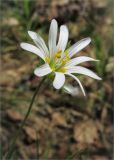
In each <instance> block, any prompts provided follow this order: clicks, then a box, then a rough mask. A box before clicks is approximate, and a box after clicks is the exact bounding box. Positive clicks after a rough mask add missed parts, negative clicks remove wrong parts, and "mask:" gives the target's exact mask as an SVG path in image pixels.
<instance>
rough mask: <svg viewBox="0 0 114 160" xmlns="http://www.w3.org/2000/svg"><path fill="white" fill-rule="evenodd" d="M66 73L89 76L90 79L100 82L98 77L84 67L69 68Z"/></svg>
mask: <svg viewBox="0 0 114 160" xmlns="http://www.w3.org/2000/svg"><path fill="white" fill-rule="evenodd" d="M67 73H78V74H84V75H86V76H89V77H91V78H94V79H98V80H101V78H100V77H99V76H97V75H96V74H95V73H94V72H92V71H91V70H89V69H87V68H85V67H81V66H74V67H71V68H69V69H68V71H67Z"/></svg>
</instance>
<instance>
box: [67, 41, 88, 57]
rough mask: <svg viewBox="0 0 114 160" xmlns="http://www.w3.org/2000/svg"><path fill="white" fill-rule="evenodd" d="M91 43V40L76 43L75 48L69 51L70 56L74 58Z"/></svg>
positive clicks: (72, 47)
mask: <svg viewBox="0 0 114 160" xmlns="http://www.w3.org/2000/svg"><path fill="white" fill-rule="evenodd" d="M90 42H91V38H84V39H82V40H80V41H78V42H77V43H75V44H74V45H73V46H71V47H70V48H69V49H68V52H69V56H70V57H72V56H74V55H75V54H76V53H78V52H79V51H81V50H82V49H83V48H85V47H86V46H87V45H88V44H89V43H90Z"/></svg>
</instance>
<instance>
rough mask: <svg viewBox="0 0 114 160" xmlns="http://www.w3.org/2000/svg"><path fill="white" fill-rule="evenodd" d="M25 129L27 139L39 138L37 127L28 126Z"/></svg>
mask: <svg viewBox="0 0 114 160" xmlns="http://www.w3.org/2000/svg"><path fill="white" fill-rule="evenodd" d="M24 131H25V134H26V135H27V140H28V141H29V142H30V141H35V140H37V134H36V131H35V129H33V128H32V127H29V126H27V127H24Z"/></svg>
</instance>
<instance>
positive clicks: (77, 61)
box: [65, 56, 99, 67]
mask: <svg viewBox="0 0 114 160" xmlns="http://www.w3.org/2000/svg"><path fill="white" fill-rule="evenodd" d="M87 61H99V60H96V59H93V58H91V57H86V56H80V57H77V58H73V59H71V60H70V61H68V62H67V63H66V65H65V66H66V67H71V66H75V65H78V64H80V63H83V62H87Z"/></svg>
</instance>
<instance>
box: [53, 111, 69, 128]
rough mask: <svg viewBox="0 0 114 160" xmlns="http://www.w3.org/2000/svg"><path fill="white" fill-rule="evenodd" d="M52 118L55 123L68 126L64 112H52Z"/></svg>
mask: <svg viewBox="0 0 114 160" xmlns="http://www.w3.org/2000/svg"><path fill="white" fill-rule="evenodd" d="M52 120H53V124H54V125H61V126H66V125H67V123H66V120H65V117H64V115H63V114H62V113H59V112H55V113H53V114H52Z"/></svg>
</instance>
